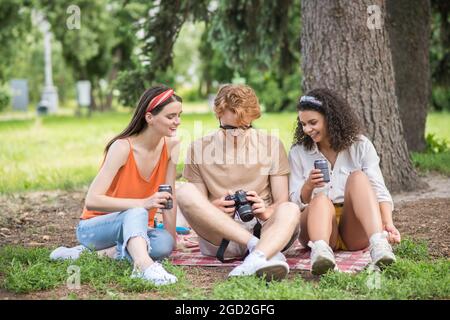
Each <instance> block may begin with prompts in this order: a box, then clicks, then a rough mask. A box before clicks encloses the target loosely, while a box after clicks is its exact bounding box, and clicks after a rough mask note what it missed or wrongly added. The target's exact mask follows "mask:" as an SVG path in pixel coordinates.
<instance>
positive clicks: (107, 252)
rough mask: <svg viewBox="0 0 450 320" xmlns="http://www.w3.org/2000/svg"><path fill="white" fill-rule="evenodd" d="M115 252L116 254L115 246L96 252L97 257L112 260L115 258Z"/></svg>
mask: <svg viewBox="0 0 450 320" xmlns="http://www.w3.org/2000/svg"><path fill="white" fill-rule="evenodd" d="M116 252H117V250H116V246H114V247H110V248H106V249H103V250H98V251H97V254H98V256H99V257H108V258H111V259H114V258H115V257H116Z"/></svg>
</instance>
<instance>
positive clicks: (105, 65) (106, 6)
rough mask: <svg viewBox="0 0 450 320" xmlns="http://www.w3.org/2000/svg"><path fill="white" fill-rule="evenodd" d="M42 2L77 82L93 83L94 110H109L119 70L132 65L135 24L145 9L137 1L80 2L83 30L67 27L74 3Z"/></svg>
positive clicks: (45, 0)
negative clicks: (70, 9) (70, 8)
mask: <svg viewBox="0 0 450 320" xmlns="http://www.w3.org/2000/svg"><path fill="white" fill-rule="evenodd" d="M39 2H40V8H41V9H42V10H43V11H44V12H45V15H46V17H47V19H48V20H49V22H50V24H51V25H52V32H53V34H54V35H55V38H56V39H57V40H59V41H60V42H61V44H62V49H63V56H64V59H65V61H66V63H67V65H68V66H70V68H71V70H72V72H73V73H74V77H75V79H76V80H89V81H91V85H92V99H91V101H92V108H93V109H99V110H105V109H110V108H111V104H112V96H113V91H112V88H113V86H112V83H113V81H114V80H115V79H116V78H117V74H118V71H119V69H121V68H125V67H127V66H129V65H132V62H131V56H132V50H133V48H134V46H135V42H136V41H137V40H136V35H135V31H134V30H133V22H134V21H136V20H137V19H138V18H139V17H142V16H143V15H144V13H145V8H146V6H145V5H144V4H140V3H139V2H138V1H135V2H133V3H128V1H126V0H123V1H111V0H98V1H89V0H78V1H77V2H76V5H77V6H78V7H79V9H80V28H68V27H67V26H66V22H67V21H68V18H69V17H70V15H71V13H70V12H68V8H69V6H71V5H73V4H74V3H73V1H72V0H61V1H51V0H40V1H39Z"/></svg>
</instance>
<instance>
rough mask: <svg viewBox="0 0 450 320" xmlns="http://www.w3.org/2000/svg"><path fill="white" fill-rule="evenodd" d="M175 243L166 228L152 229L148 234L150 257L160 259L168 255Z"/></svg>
mask: <svg viewBox="0 0 450 320" xmlns="http://www.w3.org/2000/svg"><path fill="white" fill-rule="evenodd" d="M174 245H175V240H174V239H173V238H172V236H171V235H170V233H169V232H168V231H166V230H158V229H155V230H153V234H151V235H150V246H151V249H150V252H149V254H150V257H151V258H152V259H155V260H161V259H164V258H167V257H168V256H170V254H171V253H172V251H173V247H174Z"/></svg>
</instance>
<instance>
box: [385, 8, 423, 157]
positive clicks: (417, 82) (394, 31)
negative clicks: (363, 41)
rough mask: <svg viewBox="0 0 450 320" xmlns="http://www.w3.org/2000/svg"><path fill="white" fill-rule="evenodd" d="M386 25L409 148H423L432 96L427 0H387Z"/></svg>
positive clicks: (413, 149)
mask: <svg viewBox="0 0 450 320" xmlns="http://www.w3.org/2000/svg"><path fill="white" fill-rule="evenodd" d="M386 9H387V13H388V17H387V18H388V23H387V25H386V27H387V31H388V34H389V40H390V43H391V53H392V62H393V64H394V71H395V72H394V73H395V92H396V95H397V100H398V107H399V110H400V119H401V120H402V124H403V130H404V135H405V139H406V143H407V145H408V149H409V150H410V151H423V150H425V148H426V144H425V123H426V118H427V109H428V102H429V100H430V96H431V77H430V63H429V58H428V50H429V38H430V29H431V26H430V22H431V15H430V11H431V8H430V1H429V0H388V1H387V2H386Z"/></svg>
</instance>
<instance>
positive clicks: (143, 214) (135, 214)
mask: <svg viewBox="0 0 450 320" xmlns="http://www.w3.org/2000/svg"><path fill="white" fill-rule="evenodd" d="M123 214H125V217H124V220H128V219H130V220H133V221H136V220H142V221H145V222H146V223H148V210H147V209H145V208H141V207H137V208H131V209H128V210H126V211H125V212H123Z"/></svg>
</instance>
